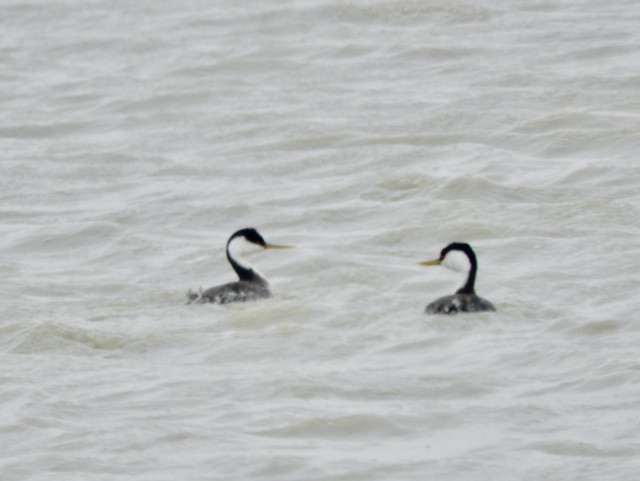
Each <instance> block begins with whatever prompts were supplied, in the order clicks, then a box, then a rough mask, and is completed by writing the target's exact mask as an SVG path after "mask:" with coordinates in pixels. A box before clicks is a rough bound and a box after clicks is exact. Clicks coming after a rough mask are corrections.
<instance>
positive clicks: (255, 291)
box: [188, 227, 290, 304]
mask: <svg viewBox="0 0 640 481" xmlns="http://www.w3.org/2000/svg"><path fill="white" fill-rule="evenodd" d="M289 247H290V246H282V245H276V244H269V243H267V242H266V241H265V240H264V239H263V237H262V236H261V235H260V233H259V232H258V231H257V230H256V229H254V228H252V227H248V228H246V229H240V230H239V231H237V232H234V233H233V235H232V236H231V237H229V240H228V241H227V259H228V260H229V263H230V264H231V267H233V270H234V271H236V274H238V278H239V280H238V281H237V282H230V283H228V284H223V285H221V286H216V287H211V288H209V289H207V290H206V291H202V289H200V291H199V292H192V291H189V294H188V297H189V303H192V302H197V303H206V302H213V303H216V304H227V303H229V302H245V301H255V300H258V299H265V298H267V297H271V289H270V288H269V283H268V282H267V279H266V278H265V277H264V276H263V275H262V274H260V273H259V272H258V271H257V270H256V269H255V268H254V267H253V266H252V265H251V264H249V263H248V262H247V261H246V260H244V258H243V257H242V256H243V254H245V253H246V252H248V251H249V250H255V249H286V248H289Z"/></svg>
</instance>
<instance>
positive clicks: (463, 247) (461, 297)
mask: <svg viewBox="0 0 640 481" xmlns="http://www.w3.org/2000/svg"><path fill="white" fill-rule="evenodd" d="M419 264H420V265H421V266H437V265H443V266H444V267H447V268H449V269H452V270H454V271H458V272H467V273H468V274H467V280H466V282H465V283H464V285H463V286H462V287H461V288H460V289H458V290H457V291H456V293H455V294H453V295H452V296H445V297H441V298H440V299H438V300H436V301H433V302H432V303H431V304H429V305H428V306H427V308H426V309H425V312H426V313H427V314H457V313H458V312H481V311H495V310H496V308H495V307H493V304H491V303H490V302H489V301H487V300H486V299H483V298H482V297H480V296H478V295H476V292H475V288H474V285H475V282H476V273H477V272H478V260H477V259H476V255H475V253H474V252H473V249H471V246H470V245H469V244H465V243H462V242H453V243H451V244H449V245H448V246H447V247H445V248H444V249H442V251H441V252H440V257H439V258H438V259H434V260H432V261H425V262H420V263H419Z"/></svg>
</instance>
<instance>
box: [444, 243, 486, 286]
mask: <svg viewBox="0 0 640 481" xmlns="http://www.w3.org/2000/svg"><path fill="white" fill-rule="evenodd" d="M441 258H443V261H442V263H443V264H444V266H445V267H448V268H450V269H453V270H456V271H458V272H466V273H467V280H466V281H465V283H464V284H463V285H462V287H461V288H460V289H458V291H457V292H456V293H457V294H475V288H474V286H475V283H476V273H477V271H478V260H477V259H476V255H475V253H474V252H473V249H471V246H470V245H469V244H465V243H461V242H454V243H452V244H449V245H448V246H447V247H445V248H444V249H443V251H442V253H441Z"/></svg>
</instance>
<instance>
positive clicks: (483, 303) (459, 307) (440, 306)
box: [188, 227, 496, 314]
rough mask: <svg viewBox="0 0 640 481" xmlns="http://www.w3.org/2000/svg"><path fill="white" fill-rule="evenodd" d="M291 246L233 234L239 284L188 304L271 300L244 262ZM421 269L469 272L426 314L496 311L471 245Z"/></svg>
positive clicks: (230, 249) (249, 233)
mask: <svg viewBox="0 0 640 481" xmlns="http://www.w3.org/2000/svg"><path fill="white" fill-rule="evenodd" d="M290 247H292V246H285V245H277V244H269V243H268V242H266V241H265V240H264V238H263V237H262V236H261V235H260V233H259V232H258V231H257V230H256V229H254V228H251V227H249V228H246V229H241V230H239V231H237V232H234V233H233V234H232V235H231V237H229V240H228V241H227V249H226V251H227V259H228V260H229V263H230V264H231V267H233V270H234V271H236V274H238V277H239V280H238V281H237V282H230V283H228V284H223V285H221V286H216V287H211V288H210V289H207V290H205V291H203V290H202V289H200V291H199V292H197V293H196V292H191V291H189V294H188V296H189V303H191V302H197V303H207V302H213V303H216V304H227V303H229V302H244V301H254V300H258V299H264V298H267V297H271V289H270V288H269V283H268V282H267V279H266V278H265V277H264V276H263V275H262V274H260V273H259V272H258V271H257V270H256V269H255V268H254V267H253V266H252V265H251V264H249V263H248V262H247V261H246V260H245V259H244V254H246V253H248V252H249V251H251V250H256V249H258V250H261V249H288V248H290ZM419 265H422V266H435V265H442V266H444V267H447V268H449V269H452V270H455V271H459V272H466V273H467V277H466V281H465V283H464V285H463V286H462V287H461V288H460V289H458V290H457V291H456V293H455V294H453V295H450V296H445V297H441V298H440V299H438V300H436V301H434V302H432V303H431V304H429V305H428V306H427V307H426V310H425V311H426V312H427V314H456V313H458V312H481V311H495V310H496V309H495V307H493V304H491V303H490V302H489V301H487V300H486V299H483V298H482V297H480V296H478V295H477V294H476V293H475V289H474V285H475V282H476V274H477V272H478V260H477V258H476V255H475V253H474V252H473V249H471V246H470V245H469V244H465V243H461V242H453V243H451V244H449V245H448V246H447V247H445V248H444V249H442V251H441V252H440V257H438V258H437V259H434V260H431V261H425V262H420V263H419Z"/></svg>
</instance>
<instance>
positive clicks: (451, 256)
mask: <svg viewBox="0 0 640 481" xmlns="http://www.w3.org/2000/svg"><path fill="white" fill-rule="evenodd" d="M441 265H443V266H444V267H446V268H447V269H451V270H452V271H456V272H469V271H470V270H471V261H470V260H469V258H468V257H467V255H466V254H465V253H464V252H461V251H449V252H448V253H447V255H446V257H445V258H444V260H443V261H442V264H441Z"/></svg>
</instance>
